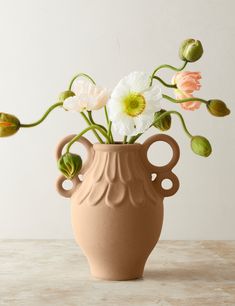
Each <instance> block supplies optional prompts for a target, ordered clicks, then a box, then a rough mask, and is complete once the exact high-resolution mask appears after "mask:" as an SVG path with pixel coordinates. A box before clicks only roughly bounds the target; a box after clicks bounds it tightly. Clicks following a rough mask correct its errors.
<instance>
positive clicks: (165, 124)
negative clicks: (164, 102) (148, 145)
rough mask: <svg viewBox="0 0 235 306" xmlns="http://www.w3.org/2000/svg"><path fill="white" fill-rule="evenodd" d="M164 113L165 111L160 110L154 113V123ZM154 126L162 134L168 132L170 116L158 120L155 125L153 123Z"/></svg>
mask: <svg viewBox="0 0 235 306" xmlns="http://www.w3.org/2000/svg"><path fill="white" fill-rule="evenodd" d="M165 112H166V110H165V109H161V110H160V111H158V112H156V113H155V114H154V121H156V120H157V119H158V118H159V117H160V116H161V115H162V114H164V113H165ZM154 126H155V127H156V128H157V129H159V130H161V131H163V132H164V131H167V130H169V129H170V127H171V115H166V116H165V117H163V118H162V119H159V120H158V121H157V122H156V123H154Z"/></svg>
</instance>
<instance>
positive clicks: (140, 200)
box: [56, 134, 179, 280]
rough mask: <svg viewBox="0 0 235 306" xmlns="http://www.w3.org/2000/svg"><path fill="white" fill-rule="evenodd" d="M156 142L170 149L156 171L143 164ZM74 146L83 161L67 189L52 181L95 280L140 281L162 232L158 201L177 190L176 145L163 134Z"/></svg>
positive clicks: (83, 140) (61, 145)
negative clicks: (66, 202)
mask: <svg viewBox="0 0 235 306" xmlns="http://www.w3.org/2000/svg"><path fill="white" fill-rule="evenodd" d="M74 136H75V135H70V136H67V137H66V138H64V139H63V140H62V141H61V142H60V143H59V144H58V147H57V150H56V158H57V159H59V158H60V156H61V154H62V150H63V148H64V146H65V145H66V144H67V143H68V142H69V141H70V140H71V139H72V138H73V137H74ZM157 141H163V142H166V143H168V144H169V145H170V146H171V148H172V151H173V155H172V158H171V160H170V162H169V163H168V164H167V165H164V166H155V165H153V164H151V163H150V161H149V160H148V157H147V152H148V149H149V147H150V146H151V144H152V143H154V142H157ZM78 142H80V143H81V144H83V145H84V146H85V148H86V149H87V160H86V162H85V163H84V165H83V167H82V169H81V171H80V173H79V175H78V176H76V177H74V178H73V179H72V183H73V186H72V188H71V189H70V190H66V189H65V188H64V187H63V183H64V181H65V180H66V178H65V177H64V176H63V175H61V176H60V177H59V178H58V179H57V182H56V187H57V190H58V192H59V193H60V194H61V195H62V196H64V197H68V198H71V218H72V227H73V231H74V235H75V239H76V242H77V243H78V244H79V246H80V248H81V249H82V251H83V253H84V254H85V256H86V257H87V260H88V263H89V266H90V270H91V274H92V275H93V276H94V277H96V278H100V279H106V280H131V279H138V278H141V277H142V275H143V271H144V266H145V263H146V260H147V258H148V256H149V255H150V253H151V251H152V250H153V248H154V246H155V245H156V243H157V241H158V239H159V236H160V233H161V229H162V223H163V199H164V197H169V196H172V195H173V194H175V193H176V191H177V190H178V188H179V181H178V178H177V177H176V175H175V174H174V173H173V172H172V171H171V170H172V168H173V167H174V166H175V165H176V163H177V161H178V159H179V147H178V144H177V143H176V142H175V140H174V139H173V138H171V137H169V136H167V135H164V134H157V135H154V136H152V137H150V138H149V139H147V140H146V141H145V142H144V143H143V144H139V143H135V144H120V143H117V144H94V145H93V144H91V143H90V142H89V141H88V140H87V139H86V138H84V137H81V138H80V139H79V140H78ZM157 154H158V153H157ZM153 174H154V175H153ZM165 179H169V180H170V181H171V182H172V187H171V188H170V189H164V188H163V186H162V182H163V181H164V180H165Z"/></svg>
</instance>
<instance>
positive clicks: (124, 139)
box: [123, 135, 127, 144]
mask: <svg viewBox="0 0 235 306" xmlns="http://www.w3.org/2000/svg"><path fill="white" fill-rule="evenodd" d="M126 143H127V136H126V135H125V136H124V138H123V144H126Z"/></svg>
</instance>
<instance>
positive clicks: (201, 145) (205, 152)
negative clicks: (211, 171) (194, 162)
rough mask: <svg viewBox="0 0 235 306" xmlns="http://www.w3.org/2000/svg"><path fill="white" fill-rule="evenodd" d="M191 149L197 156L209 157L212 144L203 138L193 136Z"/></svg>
mask: <svg viewBox="0 0 235 306" xmlns="http://www.w3.org/2000/svg"><path fill="white" fill-rule="evenodd" d="M191 148H192V150H193V152H194V153H195V154H197V155H200V156H204V157H208V156H209V155H210V154H211V152H212V148H211V144H210V143H209V141H208V140H207V139H206V138H205V137H203V136H193V137H192V139H191Z"/></svg>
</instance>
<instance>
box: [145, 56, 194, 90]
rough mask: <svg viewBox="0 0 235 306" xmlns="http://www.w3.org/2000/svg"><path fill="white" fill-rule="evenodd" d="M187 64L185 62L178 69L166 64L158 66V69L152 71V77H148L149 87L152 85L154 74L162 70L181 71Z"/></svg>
mask: <svg viewBox="0 0 235 306" xmlns="http://www.w3.org/2000/svg"><path fill="white" fill-rule="evenodd" d="M187 63H188V62H187V61H185V62H184V63H183V65H182V66H181V67H179V68H177V67H174V66H171V65H168V64H164V65H160V66H158V67H157V68H156V69H155V70H154V71H153V73H152V75H151V77H150V86H152V84H153V78H154V76H155V74H156V73H157V72H158V71H159V70H160V69H162V68H168V69H171V70H174V71H182V70H183V69H184V68H185V67H186V65H187Z"/></svg>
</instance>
